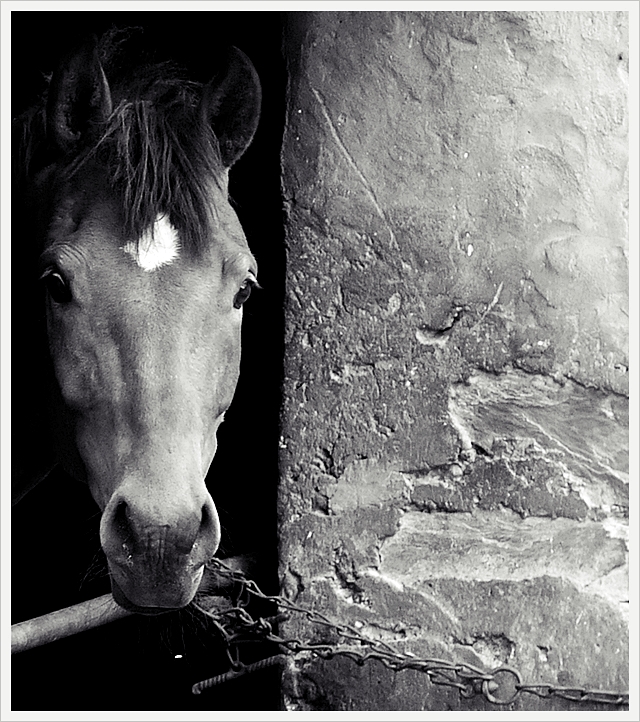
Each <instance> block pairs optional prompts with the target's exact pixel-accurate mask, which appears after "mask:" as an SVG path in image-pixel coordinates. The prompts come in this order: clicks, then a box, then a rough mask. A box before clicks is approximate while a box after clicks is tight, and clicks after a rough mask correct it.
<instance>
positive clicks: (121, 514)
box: [111, 499, 135, 554]
mask: <svg viewBox="0 0 640 722" xmlns="http://www.w3.org/2000/svg"><path fill="white" fill-rule="evenodd" d="M111 528H112V530H113V533H114V535H115V537H116V539H117V541H118V542H119V543H120V544H121V545H122V546H123V547H124V548H125V549H126V550H127V552H128V553H129V554H131V551H132V550H131V549H130V547H131V546H132V545H133V541H134V538H135V537H134V533H133V529H132V528H131V523H130V522H129V517H128V513H127V502H126V501H124V499H121V500H120V501H119V502H118V504H117V505H116V508H115V510H114V512H113V516H112V522H111Z"/></svg>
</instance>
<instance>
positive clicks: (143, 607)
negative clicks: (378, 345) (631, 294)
mask: <svg viewBox="0 0 640 722" xmlns="http://www.w3.org/2000/svg"><path fill="white" fill-rule="evenodd" d="M104 57H105V53H104V52H102V51H101V50H100V49H99V46H98V45H97V44H96V42H95V41H91V42H89V43H86V44H84V45H83V46H82V47H80V48H79V49H78V50H76V51H75V52H74V53H72V54H71V55H69V56H68V57H67V58H66V59H65V60H64V61H63V62H62V63H61V65H60V67H59V68H58V70H57V71H56V72H55V73H54V75H53V77H52V80H51V83H50V87H49V92H48V98H47V101H46V106H43V108H42V110H41V111H40V114H39V116H37V117H34V118H32V119H31V123H30V126H29V128H28V131H29V133H32V134H36V133H37V128H38V127H40V128H41V131H42V139H41V141H40V144H39V147H38V148H37V149H36V150H35V151H34V150H33V149H32V150H31V151H30V153H29V154H28V155H29V158H30V161H29V162H30V164H31V168H30V169H29V170H28V171H27V172H26V175H27V177H28V179H29V183H28V186H29V191H28V194H27V195H28V197H29V199H30V203H31V215H32V223H33V227H34V231H33V232H34V233H36V234H37V238H36V239H34V240H33V241H31V240H30V241H29V242H30V243H33V244H35V246H36V247H37V266H38V268H37V274H38V278H39V279H40V282H41V285H42V289H43V290H42V293H43V298H44V304H45V307H46V332H47V338H48V349H49V355H50V361H51V366H52V370H53V378H54V382H53V402H52V408H53V420H54V422H53V425H52V426H53V429H52V433H53V438H54V444H53V446H54V448H55V449H56V451H57V454H58V457H59V461H60V463H62V465H63V466H64V467H65V468H66V469H67V470H68V471H69V472H70V473H71V474H72V475H74V476H76V477H77V478H79V479H82V480H85V481H86V482H87V483H88V485H89V488H90V490H91V494H92V496H93V497H94V499H95V501H96V502H97V504H98V505H99V507H100V509H101V510H102V517H101V523H100V541H101V544H102V548H103V550H104V552H105V554H106V557H107V561H108V565H109V571H110V575H111V582H112V589H113V593H114V597H115V598H116V600H117V601H118V602H119V603H120V604H122V605H123V606H126V607H128V608H130V609H133V610H135V611H140V612H147V613H154V612H156V611H159V610H167V609H175V608H180V607H183V606H185V605H187V604H188V603H189V602H190V601H191V600H192V598H193V596H194V594H195V593H196V591H197V588H198V586H199V584H200V581H201V578H202V575H203V569H204V565H205V563H206V562H207V561H208V560H209V559H210V558H211V557H212V556H213V555H214V553H215V552H216V549H217V547H218V544H219V541H220V525H219V521H218V516H217V512H216V508H215V506H214V503H213V500H212V498H211V495H210V494H209V492H208V490H207V487H206V486H205V476H206V474H207V470H208V468H209V465H210V464H211V461H212V459H213V456H214V454H215V451H216V431H217V429H218V427H219V425H220V423H221V422H222V420H223V418H224V414H225V411H226V410H227V409H228V407H229V405H230V403H231V400H232V398H233V395H234V391H235V387H236V383H237V380H238V374H239V363H240V328H241V321H242V306H243V303H244V302H245V301H246V299H247V298H248V296H249V294H250V292H251V289H252V287H253V286H255V285H256V283H257V280H256V279H257V267H256V261H255V259H254V258H253V256H252V255H251V253H250V251H249V248H248V245H247V242H246V239H245V236H244V233H243V231H242V228H241V226H240V223H239V221H238V218H237V217H236V214H235V212H234V211H233V209H232V207H231V205H230V204H229V200H228V169H229V168H230V167H231V165H232V164H233V163H234V162H235V161H236V160H237V158H238V157H239V156H240V155H241V154H242V153H243V152H244V150H245V149H246V147H247V146H248V144H249V143H250V141H251V139H252V137H253V134H254V132H255V130H256V127H257V123H258V117H259V108H260V85H259V81H258V77H257V74H256V72H255V70H254V68H253V67H252V65H251V63H250V61H249V60H248V59H247V58H246V56H244V55H243V54H242V53H241V52H240V51H239V50H237V49H233V50H232V51H231V54H230V56H229V61H228V67H227V68H226V73H224V75H222V76H218V77H216V78H214V80H213V81H212V82H211V83H209V84H208V85H207V86H205V87H199V86H197V85H196V84H193V83H188V82H185V81H184V80H182V79H180V78H179V77H177V76H175V77H173V76H171V75H170V73H169V71H168V69H167V68H166V67H160V68H155V69H153V68H147V69H146V70H144V71H141V73H140V74H139V75H137V76H136V75H135V74H134V76H133V77H131V74H130V73H129V76H130V77H128V78H127V77H125V75H126V74H123V73H122V72H120V74H118V73H116V72H115V71H114V79H113V80H112V79H111V77H110V75H109V72H108V68H109V64H108V62H107V61H106V60H105V59H104ZM114 67H115V65H114ZM38 118H39V119H38ZM23 135H25V131H24V129H23ZM32 145H33V146H34V147H35V145H36V144H35V143H32Z"/></svg>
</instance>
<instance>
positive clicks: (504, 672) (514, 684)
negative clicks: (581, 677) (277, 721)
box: [192, 559, 629, 706]
mask: <svg viewBox="0 0 640 722" xmlns="http://www.w3.org/2000/svg"><path fill="white" fill-rule="evenodd" d="M207 566H208V568H209V569H210V570H211V571H212V572H214V573H215V574H218V575H221V576H222V577H223V578H224V579H226V580H227V581H229V582H235V583H236V584H237V597H236V602H235V606H232V607H228V608H226V609H223V610H219V611H212V610H208V609H206V608H204V607H203V606H202V605H200V604H198V603H196V608H197V609H199V610H200V611H201V612H202V613H204V614H205V615H207V617H209V619H210V620H212V622H213V624H214V626H215V627H216V629H217V631H218V633H219V634H220V636H221V638H222V639H223V641H224V643H225V644H226V649H227V655H228V657H229V662H230V664H231V668H232V669H231V671H230V672H227V673H226V674H221V675H218V676H217V677H212V678H211V679H207V680H203V681H202V682H198V683H197V684H194V685H193V687H192V692H193V694H200V693H201V691H202V690H203V689H207V688H209V687H212V686H214V685H217V684H221V683H223V682H226V681H228V680H230V679H235V678H236V677H239V676H241V675H243V674H246V673H249V672H252V671H255V670H257V669H262V668H264V667H266V666H271V665H274V664H283V663H284V660H285V659H286V657H285V655H284V654H280V655H275V656H273V657H269V658H268V659H266V660H262V661H261V662H256V663H255V664H251V665H247V666H245V665H243V664H242V663H241V662H240V661H239V659H238V658H237V652H236V654H235V655H234V654H233V653H232V651H231V649H232V647H235V646H236V645H239V644H241V643H243V642H248V641H264V642H272V643H274V644H276V645H278V646H279V647H280V649H281V650H283V652H285V654H287V653H288V654H289V655H296V654H300V653H303V652H308V653H310V654H312V655H315V656H316V657H320V658H322V659H332V658H333V657H337V656H341V657H347V658H349V659H351V660H353V661H354V662H356V663H357V664H358V665H364V664H365V663H366V662H367V661H369V660H370V659H376V660H378V661H379V662H381V663H382V664H384V665H385V666H386V667H388V668H389V669H392V670H394V671H396V672H400V671H401V670H403V669H413V670H416V671H419V672H423V673H424V674H426V675H427V677H428V678H429V680H430V681H431V682H432V683H433V684H437V685H444V686H448V687H454V688H457V689H458V691H459V693H460V695H461V696H463V697H466V698H470V697H473V696H474V695H478V694H481V695H483V696H484V697H485V699H486V700H488V701H489V702H491V703H493V704H496V705H509V704H512V703H513V702H515V701H516V699H517V698H518V697H519V696H520V694H522V693H524V692H526V693H528V694H534V695H537V696H538V697H541V698H543V699H548V698H552V697H559V698H561V699H565V700H569V701H571V702H584V703H587V702H590V703H598V704H606V705H612V706H628V705H629V693H628V692H611V691H606V690H599V689H588V688H583V687H561V686H557V685H553V684H525V683H524V682H523V680H522V675H521V674H520V672H519V671H518V670H517V669H515V668H513V667H510V666H507V665H502V666H500V667H496V668H495V669H493V670H491V671H489V672H487V671H485V670H482V669H480V668H479V667H475V666H474V665H472V664H468V663H467V662H459V663H455V662H450V661H448V660H445V659H437V658H426V657H425V658H419V657H416V656H415V655H413V654H411V652H398V651H397V650H395V649H393V647H391V646H390V645H389V644H387V643H386V642H383V641H381V640H375V639H370V638H369V637H367V636H365V635H364V634H362V633H361V632H360V631H359V630H358V629H356V628H355V627H353V626H351V625H348V624H336V623H335V622H332V621H331V620H330V619H328V618H327V617H326V616H325V615H324V614H321V613H320V612H317V611H314V610H311V609H305V608H304V607H300V606H298V605H297V604H294V603H293V602H292V601H291V600H289V599H287V598H286V597H282V596H277V595H268V594H264V593H263V592H262V591H261V590H260V588H259V587H258V585H257V584H256V583H255V582H254V581H253V580H251V579H247V578H246V577H245V576H244V574H242V572H239V571H236V570H234V569H231V568H230V567H229V566H227V565H226V564H225V563H224V562H222V561H220V560H219V559H213V560H212V561H211V562H210V563H209V564H208V565H207ZM252 597H254V598H257V599H261V600H264V601H267V602H273V603H274V604H276V605H277V606H278V609H279V611H280V613H279V614H278V615H277V616H275V617H269V618H263V617H259V618H258V619H254V618H253V617H252V616H251V614H249V612H248V611H247V606H248V604H249V602H250V601H251V598H252ZM282 612H285V614H283V613H282ZM287 613H294V614H300V615H302V616H304V617H305V618H306V619H307V620H308V621H309V622H312V623H313V624H316V625H320V626H322V627H325V628H326V629H327V630H328V631H331V632H333V633H334V634H336V635H337V636H338V637H339V638H341V640H342V644H330V643H327V642H320V643H312V642H303V641H301V640H299V639H297V638H295V637H292V638H284V637H281V636H279V635H278V634H275V633H274V631H273V624H275V623H276V622H278V621H282V620H284V619H288V618H289V616H288V614H287ZM355 645H357V646H355Z"/></svg>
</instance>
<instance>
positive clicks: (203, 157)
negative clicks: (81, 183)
mask: <svg viewBox="0 0 640 722" xmlns="http://www.w3.org/2000/svg"><path fill="white" fill-rule="evenodd" d="M103 59H104V60H105V69H106V70H107V79H108V81H109V83H110V89H111V93H112V102H113V110H112V112H111V113H110V115H109V117H108V118H107V119H106V120H105V121H104V123H103V124H102V125H101V126H100V127H98V128H96V130H97V133H96V134H95V135H94V137H93V139H92V141H91V142H90V143H88V144H84V145H83V146H82V147H81V148H80V149H78V152H77V154H76V155H75V157H73V158H71V159H69V158H67V159H65V161H64V167H61V169H60V173H61V175H62V176H64V177H66V178H73V177H74V176H78V177H81V174H82V172H83V170H84V169H86V168H87V167H88V165H90V166H91V167H92V168H94V169H95V168H97V169H98V172H101V173H103V174H104V176H105V177H104V180H105V182H106V184H107V187H109V188H111V189H112V190H113V192H114V195H115V198H116V200H117V202H118V203H119V205H120V207H121V216H122V218H123V224H124V228H123V232H124V234H125V236H126V237H127V238H128V239H129V240H130V241H133V243H134V244H135V243H137V242H138V241H139V239H140V238H142V236H143V235H144V234H145V233H149V232H150V231H152V229H153V226H154V223H155V222H156V220H157V219H158V217H160V216H167V217H168V218H169V220H170V222H171V224H172V225H173V226H174V227H175V228H176V229H177V230H178V231H179V234H180V240H181V244H182V246H183V247H185V248H186V249H193V250H195V251H196V252H197V251H199V250H201V249H203V248H205V247H207V245H208V244H209V242H210V238H211V237H212V233H211V230H212V226H215V223H216V210H215V205H214V202H213V199H212V197H211V193H212V188H213V187H217V188H218V189H220V190H222V189H223V187H224V184H223V177H224V173H225V169H224V167H223V164H222V160H221V157H220V150H219V145H218V141H217V139H216V137H215V134H214V132H213V129H212V128H211V127H210V126H209V125H208V124H205V123H204V122H203V119H202V117H201V116H200V112H199V101H200V97H201V86H200V85H198V84H196V83H193V82H190V81H187V80H185V79H184V78H182V77H181V76H180V74H179V72H178V71H177V70H176V69H175V68H174V66H173V65H171V64H168V63H166V64H159V65H149V66H146V67H142V68H138V69H137V70H134V71H131V70H128V71H127V72H126V73H125V72H120V73H117V72H116V73H115V77H114V78H113V80H112V78H110V77H109V67H110V64H111V59H110V58H109V57H107V58H103ZM45 103H46V101H45V100H43V101H42V104H41V105H40V106H38V107H36V108H33V109H31V111H29V112H28V113H26V114H25V115H24V116H22V117H21V118H20V119H18V121H17V125H18V128H17V133H16V134H17V136H18V137H17V143H18V148H17V150H16V152H15V155H14V158H15V159H16V164H17V165H18V166H19V167H18V168H17V169H16V172H17V175H18V177H19V176H23V177H25V176H26V177H29V176H30V175H31V176H32V175H33V172H34V168H35V169H36V170H37V165H38V159H39V158H41V157H43V158H47V153H48V151H47V146H48V143H47V139H46V137H45V123H44V122H43V118H44V107H45ZM94 172H95V171H94Z"/></svg>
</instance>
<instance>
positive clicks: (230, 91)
mask: <svg viewBox="0 0 640 722" xmlns="http://www.w3.org/2000/svg"><path fill="white" fill-rule="evenodd" d="M221 76H222V74H221V75H218V76H216V77H215V78H214V79H213V80H212V81H211V82H210V83H209V84H208V85H207V86H206V87H205V89H204V94H203V96H202V101H201V104H200V107H201V112H202V117H203V120H204V121H205V123H208V124H210V125H211V126H212V128H213V130H214V132H215V134H216V137H217V138H218V142H219V144H220V154H221V156H222V163H223V165H224V166H225V168H230V167H231V166H232V165H233V164H234V163H235V162H236V161H237V160H238V158H240V156H241V155H242V154H243V153H244V152H245V150H246V149H247V147H248V146H249V143H251V140H252V139H253V136H254V133H255V132H256V128H257V127H258V121H259V119H260V103H261V101H262V90H261V88H260V79H259V78H258V73H256V70H255V68H254V67H253V65H252V64H251V61H250V60H249V58H248V57H247V56H246V55H245V54H244V53H243V52H242V51H241V50H238V48H234V47H232V48H231V49H230V51H229V56H228V62H227V68H226V73H224V76H223V77H221Z"/></svg>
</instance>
